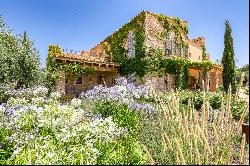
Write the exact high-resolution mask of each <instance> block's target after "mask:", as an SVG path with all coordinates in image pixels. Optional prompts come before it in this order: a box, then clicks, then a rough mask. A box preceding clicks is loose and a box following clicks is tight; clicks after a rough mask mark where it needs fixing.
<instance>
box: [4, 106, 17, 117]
mask: <svg viewBox="0 0 250 166" xmlns="http://www.w3.org/2000/svg"><path fill="white" fill-rule="evenodd" d="M14 111H15V109H14V108H8V109H7V110H6V111H5V113H6V115H7V116H11V115H13V113H14Z"/></svg>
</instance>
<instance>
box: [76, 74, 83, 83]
mask: <svg viewBox="0 0 250 166" xmlns="http://www.w3.org/2000/svg"><path fill="white" fill-rule="evenodd" d="M76 84H82V77H79V76H77V77H76Z"/></svg>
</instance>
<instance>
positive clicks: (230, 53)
mask: <svg viewBox="0 0 250 166" xmlns="http://www.w3.org/2000/svg"><path fill="white" fill-rule="evenodd" d="M225 26H226V29H225V34H224V51H223V57H222V64H223V72H222V78H223V86H224V89H225V91H226V93H227V91H228V87H229V85H230V84H231V86H232V93H233V94H234V93H235V92H236V81H235V77H236V75H235V60H234V47H233V37H232V35H231V32H232V30H231V27H230V24H229V21H227V20H226V21H225Z"/></svg>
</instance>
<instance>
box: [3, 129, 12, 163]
mask: <svg viewBox="0 0 250 166" xmlns="http://www.w3.org/2000/svg"><path fill="white" fill-rule="evenodd" d="M8 136H10V131H9V130H7V129H6V128H2V127H1V128H0V165H6V164H7V163H6V161H7V159H8V158H9V157H10V156H11V155H12V153H13V145H12V144H11V143H10V142H8V141H6V138H7V137H8Z"/></svg>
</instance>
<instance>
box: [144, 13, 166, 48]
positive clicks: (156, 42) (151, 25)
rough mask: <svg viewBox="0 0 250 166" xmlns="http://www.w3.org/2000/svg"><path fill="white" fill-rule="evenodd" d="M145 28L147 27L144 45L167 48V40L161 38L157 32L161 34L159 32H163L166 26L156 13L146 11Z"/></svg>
mask: <svg viewBox="0 0 250 166" xmlns="http://www.w3.org/2000/svg"><path fill="white" fill-rule="evenodd" d="M144 29H145V41H144V45H145V46H146V47H154V48H161V49H165V42H164V41H163V40H160V39H159V37H157V34H159V32H162V31H163V30H164V28H163V26H162V24H161V23H160V22H159V20H158V19H157V18H156V17H155V16H154V15H152V14H150V13H146V16H145V21H144Z"/></svg>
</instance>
